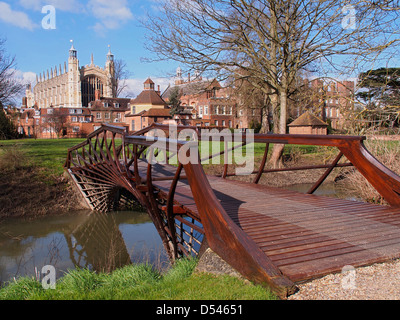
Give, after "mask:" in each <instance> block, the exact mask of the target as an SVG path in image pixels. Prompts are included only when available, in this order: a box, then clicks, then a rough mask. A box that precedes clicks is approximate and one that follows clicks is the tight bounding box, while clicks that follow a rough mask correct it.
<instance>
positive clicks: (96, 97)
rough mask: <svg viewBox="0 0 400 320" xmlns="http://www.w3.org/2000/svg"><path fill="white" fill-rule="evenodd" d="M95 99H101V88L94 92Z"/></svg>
mask: <svg viewBox="0 0 400 320" xmlns="http://www.w3.org/2000/svg"><path fill="white" fill-rule="evenodd" d="M94 100H100V90H98V89H97V90H95V92H94Z"/></svg>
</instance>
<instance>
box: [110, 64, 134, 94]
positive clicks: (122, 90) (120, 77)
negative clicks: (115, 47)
mask: <svg viewBox="0 0 400 320" xmlns="http://www.w3.org/2000/svg"><path fill="white" fill-rule="evenodd" d="M114 70H115V82H114V85H115V93H116V96H117V97H120V96H121V95H122V94H124V96H125V97H127V96H129V95H131V93H130V92H126V89H127V88H128V83H127V80H128V79H129V77H130V76H131V75H132V72H130V71H129V70H128V66H127V64H126V62H125V61H124V60H122V59H116V60H115V61H114Z"/></svg>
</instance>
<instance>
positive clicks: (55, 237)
mask: <svg viewBox="0 0 400 320" xmlns="http://www.w3.org/2000/svg"><path fill="white" fill-rule="evenodd" d="M145 261H147V262H150V263H152V264H153V265H154V266H155V267H157V268H163V267H165V266H166V265H168V258H167V256H166V254H165V252H164V249H163V246H162V242H161V239H160V237H159V235H158V233H157V231H156V229H155V227H154V225H153V223H152V222H151V220H150V218H149V217H148V215H147V214H146V213H141V212H113V213H108V214H101V213H97V212H96V213H91V212H84V213H82V212H80V213H76V214H69V215H62V216H50V217H44V218H41V219H35V220H31V221H27V220H21V219H18V220H9V221H4V222H2V223H1V224H0V282H1V283H3V282H4V281H8V280H11V279H12V278H13V277H16V276H22V275H34V274H35V268H36V269H37V270H39V272H40V270H41V268H42V267H43V266H44V265H47V264H50V265H53V266H54V267H55V268H56V270H57V276H58V277H59V276H62V274H63V272H64V271H67V270H68V269H72V268H74V267H75V266H77V267H80V268H85V267H87V268H90V269H92V270H96V271H105V272H108V271H112V270H114V269H115V268H118V267H121V266H124V265H126V264H130V263H132V262H145Z"/></svg>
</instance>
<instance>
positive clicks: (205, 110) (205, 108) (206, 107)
mask: <svg viewBox="0 0 400 320" xmlns="http://www.w3.org/2000/svg"><path fill="white" fill-rule="evenodd" d="M204 114H205V115H207V114H208V106H204Z"/></svg>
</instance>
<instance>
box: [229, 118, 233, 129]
mask: <svg viewBox="0 0 400 320" xmlns="http://www.w3.org/2000/svg"><path fill="white" fill-rule="evenodd" d="M229 128H232V120H229Z"/></svg>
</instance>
